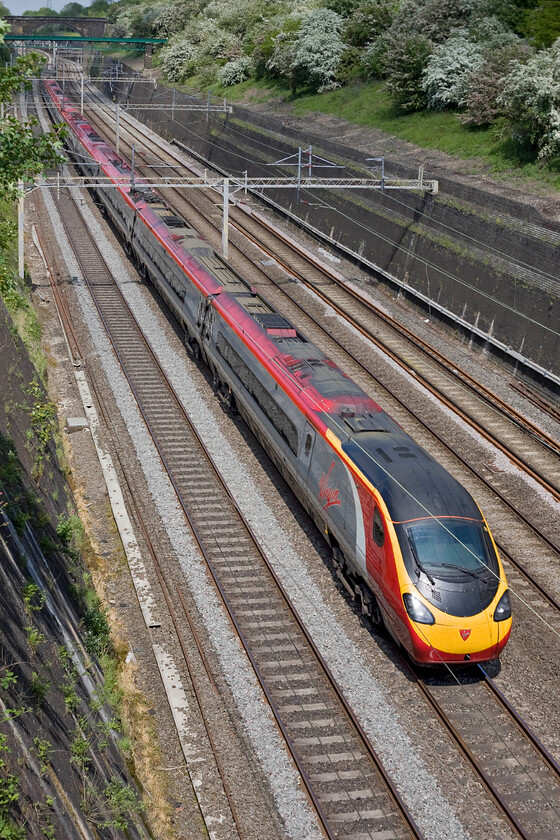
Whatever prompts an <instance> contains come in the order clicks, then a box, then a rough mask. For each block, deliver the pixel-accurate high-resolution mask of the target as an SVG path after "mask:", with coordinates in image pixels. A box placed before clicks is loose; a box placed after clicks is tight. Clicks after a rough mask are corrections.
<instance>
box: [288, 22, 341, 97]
mask: <svg viewBox="0 0 560 840" xmlns="http://www.w3.org/2000/svg"><path fill="white" fill-rule="evenodd" d="M341 29H342V18H341V17H340V15H338V14H337V13H336V12H333V11H331V10H330V9H317V10H315V11H313V12H311V14H309V15H308V16H307V18H305V19H304V21H303V23H302V25H301V29H300V31H299V34H298V37H297V40H296V41H295V44H294V58H293V61H292V69H293V70H295V71H299V72H300V73H301V74H302V76H303V79H304V81H305V82H307V83H308V84H311V85H313V86H314V87H316V88H317V90H318V92H319V93H321V92H323V91H325V90H332V89H333V88H335V87H337V86H338V85H337V82H336V72H337V70H338V66H339V63H340V57H341V55H342V53H343V51H344V43H343V40H342V38H341V35H340V32H341Z"/></svg>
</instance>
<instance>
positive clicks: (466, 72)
mask: <svg viewBox="0 0 560 840" xmlns="http://www.w3.org/2000/svg"><path fill="white" fill-rule="evenodd" d="M465 34H466V33H465V32H464V30H458V33H457V34H456V35H454V36H453V37H452V38H448V39H447V41H446V42H445V43H444V44H439V46H437V47H436V49H435V50H434V52H433V53H432V55H431V56H430V57H429V58H428V61H427V64H426V68H425V70H424V72H423V74H422V87H423V88H424V90H425V91H426V101H427V106H428V108H436V109H437V108H449V107H456V106H458V105H464V100H465V96H466V94H467V89H468V80H469V77H470V76H471V74H472V73H473V71H475V70H476V69H477V68H478V67H479V66H480V65H481V64H482V61H483V57H482V49H481V47H480V46H479V45H478V44H473V43H472V41H469V40H468V38H466V37H465Z"/></svg>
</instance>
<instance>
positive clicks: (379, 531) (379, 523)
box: [373, 508, 385, 548]
mask: <svg viewBox="0 0 560 840" xmlns="http://www.w3.org/2000/svg"><path fill="white" fill-rule="evenodd" d="M373 541H374V543H375V544H376V545H378V546H379V547H380V548H381V546H382V545H383V543H384V542H385V528H384V526H383V518H382V516H381V514H380V512H379V508H375V513H374V514H373Z"/></svg>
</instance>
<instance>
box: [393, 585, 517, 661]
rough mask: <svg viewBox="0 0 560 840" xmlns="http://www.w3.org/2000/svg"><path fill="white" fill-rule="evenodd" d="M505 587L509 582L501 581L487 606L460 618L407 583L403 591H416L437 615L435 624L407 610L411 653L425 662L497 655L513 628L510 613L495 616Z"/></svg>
mask: <svg viewBox="0 0 560 840" xmlns="http://www.w3.org/2000/svg"><path fill="white" fill-rule="evenodd" d="M506 591H507V585H506V584H505V583H504V582H503V581H501V582H500V585H499V587H498V591H497V592H496V595H495V597H494V599H493V600H492V603H491V604H490V605H489V606H488V607H487V609H486V610H484V611H483V612H481V613H478V614H477V615H474V616H469V617H467V618H460V617H457V616H453V615H449V614H448V613H445V612H442V611H441V610H438V609H437V608H436V607H434V605H433V604H431V603H429V602H428V601H427V600H426V599H425V598H424V597H423V596H422V595H421V594H420V592H418V590H417V589H416V588H415V587H413V586H411V585H408V586H404V587H403V588H402V593H401V594H403V595H404V593H405V592H408V593H410V594H411V595H413V596H414V598H416V599H418V600H420V601H421V602H422V603H423V605H424V606H425V607H426V609H427V610H428V611H429V612H430V613H431V614H432V615H433V617H434V623H433V624H424V623H420V622H417V621H413V620H412V619H411V618H410V616H409V615H408V614H407V613H406V611H405V615H406V619H407V622H408V625H409V630H410V647H409V648H408V651H409V653H410V655H411V657H412V658H413V659H414V660H415V661H416V662H418V663H421V664H426V665H437V664H443V663H453V662H454V663H459V662H485V661H488V660H490V659H496V658H497V657H498V656H499V655H500V653H501V651H502V650H503V648H504V646H505V644H506V642H507V640H508V638H509V634H510V631H511V621H512V620H511V616H510V617H509V618H506V619H504V620H503V621H496V620H495V619H494V613H495V610H496V607H497V605H498V603H499V601H500V599H501V598H502V596H503V595H504V593H505V592H506ZM407 647H408V646H407Z"/></svg>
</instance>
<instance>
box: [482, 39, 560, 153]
mask: <svg viewBox="0 0 560 840" xmlns="http://www.w3.org/2000/svg"><path fill="white" fill-rule="evenodd" d="M497 101H498V104H499V105H501V106H502V107H503V109H504V114H505V116H506V117H507V118H508V120H509V123H510V126H511V129H512V134H513V137H514V139H517V140H519V141H520V142H522V143H524V144H526V145H530V146H531V147H532V148H533V149H535V150H536V151H537V153H538V156H539V158H541V159H549V158H551V157H552V156H553V155H555V154H558V153H559V152H560V38H558V40H556V41H555V42H554V44H553V45H552V46H551V47H550V49H548V50H542V51H541V52H539V53H537V55H535V56H534V57H533V58H531V59H530V60H529V61H528V62H527V63H526V64H521V63H520V62H517V63H516V65H515V67H514V69H513V70H512V72H511V73H510V74H509V76H508V77H507V78H506V80H505V83H504V89H503V91H502V93H501V94H500V95H499V96H498V98H497Z"/></svg>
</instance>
